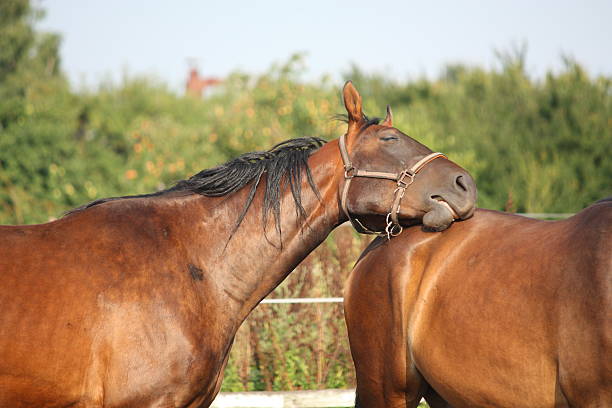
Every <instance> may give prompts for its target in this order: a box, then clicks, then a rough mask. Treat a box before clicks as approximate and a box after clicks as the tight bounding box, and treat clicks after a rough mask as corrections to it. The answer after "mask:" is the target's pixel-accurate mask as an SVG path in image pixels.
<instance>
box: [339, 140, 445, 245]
mask: <svg viewBox="0 0 612 408" xmlns="http://www.w3.org/2000/svg"><path fill="white" fill-rule="evenodd" d="M338 146H339V147H340V155H341V156H342V162H343V163H344V179H345V182H344V187H343V188H342V194H341V196H340V205H341V207H342V211H343V212H344V214H345V215H346V216H347V218H348V219H349V221H350V222H351V224H353V227H354V228H355V229H356V230H357V232H360V233H362V234H377V235H386V236H387V238H388V239H390V238H391V237H394V236H397V235H399V234H400V233H401V232H402V226H401V225H400V223H399V219H398V216H399V212H400V205H401V202H402V198H403V197H404V194H405V193H406V188H408V186H409V185H410V184H412V183H413V182H414V177H415V176H416V174H417V173H418V172H419V171H421V169H422V168H423V167H425V166H426V165H427V164H428V163H430V162H432V161H433V160H435V159H437V158H439V157H442V158H446V156H445V155H443V154H442V153H431V154H428V155H427V156H425V157H423V158H422V159H421V160H419V161H418V162H416V163H415V164H414V165H413V166H412V167H410V168H409V169H406V170H403V171H401V172H399V173H388V172H382V171H370V170H361V169H356V168H355V167H354V166H353V163H352V162H351V159H350V157H349V154H348V150H347V148H346V135H342V136H340V140H339V143H338ZM355 177H366V178H378V179H386V180H392V181H395V182H397V187H396V189H395V191H394V195H395V198H394V199H393V205H392V206H391V211H389V213H388V214H387V220H386V221H387V226H386V228H385V230H384V231H372V230H370V229H369V228H367V227H366V226H365V225H363V224H362V223H361V221H359V219H357V218H353V217H351V215H350V213H349V211H348V204H347V199H348V191H349V187H350V185H351V181H352V180H353V178H355Z"/></svg>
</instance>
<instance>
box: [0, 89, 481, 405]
mask: <svg viewBox="0 0 612 408" xmlns="http://www.w3.org/2000/svg"><path fill="white" fill-rule="evenodd" d="M343 96H344V103H345V107H346V109H347V113H348V129H347V132H346V134H345V135H343V136H342V138H341V141H342V146H343V147H342V150H341V149H340V146H339V141H338V140H334V141H331V142H329V143H324V141H322V140H320V139H317V138H302V139H293V140H289V141H287V142H284V143H281V144H279V145H277V146H275V147H274V148H272V149H271V150H269V151H267V152H253V153H246V154H244V155H241V156H239V157H237V158H236V159H234V160H231V161H229V162H228V163H225V164H223V165H220V166H218V167H215V168H212V169H207V170H203V171H202V172H200V173H198V174H196V175H194V176H193V177H191V178H189V179H188V180H184V181H181V182H179V183H177V185H176V186H174V187H172V188H170V189H168V190H164V191H160V192H157V193H153V194H147V195H141V196H132V197H118V198H108V199H101V200H98V201H95V202H93V203H90V204H88V205H86V206H83V207H81V208H79V209H76V210H74V211H71V212H70V213H69V214H68V215H66V216H64V217H62V218H60V219H58V220H57V221H53V222H50V223H47V224H41V225H31V226H3V227H0V279H1V281H2V285H1V286H0V407H11V408H21V407H37V408H40V407H206V406H208V405H209V404H210V403H211V401H212V400H213V399H214V397H215V395H216V393H217V392H218V390H219V387H220V386H221V379H222V372H223V368H224V367H225V365H226V363H227V358H228V353H229V349H230V347H231V344H232V341H233V338H234V335H235V334H236V331H237V329H238V327H239V326H240V324H241V323H242V322H243V320H244V319H245V318H246V316H247V315H248V314H249V312H250V311H251V310H252V309H253V308H254V307H255V306H256V305H257V304H258V303H259V302H260V301H261V300H262V299H263V298H264V297H265V296H266V295H267V294H268V293H270V292H271V291H272V290H273V289H274V288H275V287H276V286H277V285H278V284H279V283H280V282H281V281H282V280H283V279H284V278H285V277H286V276H287V275H288V274H289V273H290V272H291V271H292V270H293V269H294V267H295V266H296V265H297V264H298V263H299V262H300V261H301V260H302V259H304V258H305V257H306V255H308V253H310V252H311V251H312V250H313V249H314V248H315V247H316V246H318V245H319V244H320V243H321V242H322V241H323V240H324V239H325V238H326V237H327V235H328V234H329V233H330V232H331V230H332V229H333V228H335V227H336V226H337V225H339V224H341V223H343V222H345V221H346V220H347V219H348V216H350V217H351V218H353V219H357V220H358V223H359V225H360V226H362V227H363V228H366V229H367V230H376V231H382V232H384V230H385V229H388V230H389V232H390V233H393V234H396V233H397V232H398V231H399V230H400V229H401V228H402V227H404V226H407V225H410V224H413V223H420V222H423V223H424V224H425V225H427V226H428V227H430V228H432V229H437V230H441V229H444V228H446V227H447V226H448V225H449V224H450V223H451V222H452V221H453V220H454V219H464V218H467V217H470V216H471V215H472V212H473V208H474V199H475V195H476V189H475V186H474V183H473V180H472V179H471V177H470V176H469V174H468V173H467V172H466V171H465V170H463V169H461V168H460V167H459V166H457V165H455V164H453V163H452V162H450V161H448V160H447V159H445V158H444V157H442V156H439V155H437V156H436V157H435V158H434V157H433V156H431V155H432V152H431V150H429V149H428V148H427V147H425V146H423V145H421V144H419V143H418V142H416V141H415V140H413V139H411V138H409V137H407V136H406V135H404V134H403V133H402V132H400V131H399V130H397V129H395V128H393V127H392V120H391V114H390V112H389V114H388V115H387V118H386V119H385V120H384V121H383V122H382V123H378V122H377V121H376V120H368V119H367V118H366V117H365V115H364V114H363V112H362V109H361V97H360V96H359V94H358V92H357V90H356V89H355V87H354V86H353V85H352V84H351V83H350V82H349V83H347V84H346V85H345V87H344V90H343ZM427 157H429V159H428V160H429V161H428V162H427V163H425V162H423V159H424V158H427ZM417 164H418V166H416V165H417ZM415 166H416V167H415ZM417 167H418V168H417ZM364 171H365V172H366V173H363V172H364ZM367 172H370V174H368V173H367ZM410 182H411V184H409V183H410ZM348 185H350V186H348ZM345 186H346V188H345ZM349 187H350V188H349ZM347 214H348V216H347ZM355 222H357V221H355Z"/></svg>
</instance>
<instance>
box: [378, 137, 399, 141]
mask: <svg viewBox="0 0 612 408" xmlns="http://www.w3.org/2000/svg"><path fill="white" fill-rule="evenodd" d="M380 140H382V141H385V142H388V141H390V140H398V137H397V136H383V137H381V138H380Z"/></svg>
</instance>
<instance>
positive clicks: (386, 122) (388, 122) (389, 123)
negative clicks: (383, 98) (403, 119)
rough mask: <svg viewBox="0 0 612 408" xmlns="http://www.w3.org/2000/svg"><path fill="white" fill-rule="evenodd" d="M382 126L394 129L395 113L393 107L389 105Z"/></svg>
mask: <svg viewBox="0 0 612 408" xmlns="http://www.w3.org/2000/svg"><path fill="white" fill-rule="evenodd" d="M381 125H383V126H389V127H393V113H391V106H389V105H387V116H386V117H385V120H383V121H382V123H381Z"/></svg>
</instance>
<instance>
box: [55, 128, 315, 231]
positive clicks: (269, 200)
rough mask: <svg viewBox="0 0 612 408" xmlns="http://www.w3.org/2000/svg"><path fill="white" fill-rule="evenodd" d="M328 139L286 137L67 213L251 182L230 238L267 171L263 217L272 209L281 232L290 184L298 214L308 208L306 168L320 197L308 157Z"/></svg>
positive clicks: (227, 190)
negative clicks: (150, 188)
mask: <svg viewBox="0 0 612 408" xmlns="http://www.w3.org/2000/svg"><path fill="white" fill-rule="evenodd" d="M325 143H326V142H325V140H323V139H320V138H318V137H304V138H296V139H290V140H286V141H284V142H281V143H279V144H277V145H276V146H274V147H272V148H271V149H270V150H268V151H255V152H250V153H244V154H242V155H240V156H238V157H236V158H235V159H232V160H230V161H228V162H227V163H224V164H221V165H219V166H217V167H213V168H210V169H205V170H202V171H201V172H199V173H197V174H195V175H193V176H191V177H190V178H189V179H187V180H181V181H179V182H177V183H176V184H175V185H174V186H173V187H170V188H168V189H166V190H161V191H158V192H155V193H151V194H141V195H131V196H121V197H109V198H102V199H99V200H95V201H92V202H91V203H89V204H86V205H83V206H81V207H78V208H75V209H73V210H71V211H69V212H67V213H66V214H65V215H69V214H73V213H75V212H79V211H82V210H85V209H87V208H91V207H94V206H96V205H98V204H103V203H106V202H109V201H116V200H123V199H129V198H144V197H156V196H161V195H163V194H166V193H172V192H184V193H187V194H200V195H203V196H207V197H221V196H225V195H229V194H232V193H235V192H237V191H239V190H241V189H242V188H243V187H245V186H246V185H247V184H249V183H251V182H252V185H251V188H250V190H249V194H248V196H247V199H246V201H245V203H244V206H243V207H242V211H241V213H240V215H239V216H238V219H237V221H236V225H235V226H234V229H233V230H232V232H231V234H230V239H231V237H232V236H233V235H234V233H235V232H236V231H237V230H238V228H239V227H240V224H241V223H242V221H243V220H244V217H245V216H246V214H247V211H248V210H249V208H250V206H251V204H252V202H253V199H254V198H255V192H256V190H257V187H258V186H259V183H260V181H261V178H262V177H263V175H264V174H265V175H266V187H265V188H266V190H265V193H264V203H263V207H262V219H263V224H264V230H265V226H266V225H267V221H268V216H269V214H270V213H272V214H273V216H274V223H275V229H276V231H277V232H278V233H279V234H281V223H280V198H281V193H282V190H284V189H285V188H286V187H287V184H288V185H289V189H290V190H291V194H292V196H293V201H294V203H295V210H296V215H297V216H298V217H299V218H306V210H305V209H304V207H303V206H302V195H301V190H302V175H303V173H304V172H305V173H306V177H307V179H308V184H309V185H310V188H311V189H312V190H313V191H314V193H315V194H316V196H317V197H318V198H319V199H321V196H320V194H319V191H318V189H317V187H316V185H315V184H314V180H313V178H312V173H311V171H310V167H309V166H308V158H309V157H310V155H311V154H312V153H313V152H314V151H315V150H317V149H319V148H320V147H321V146H323V144H325Z"/></svg>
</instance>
